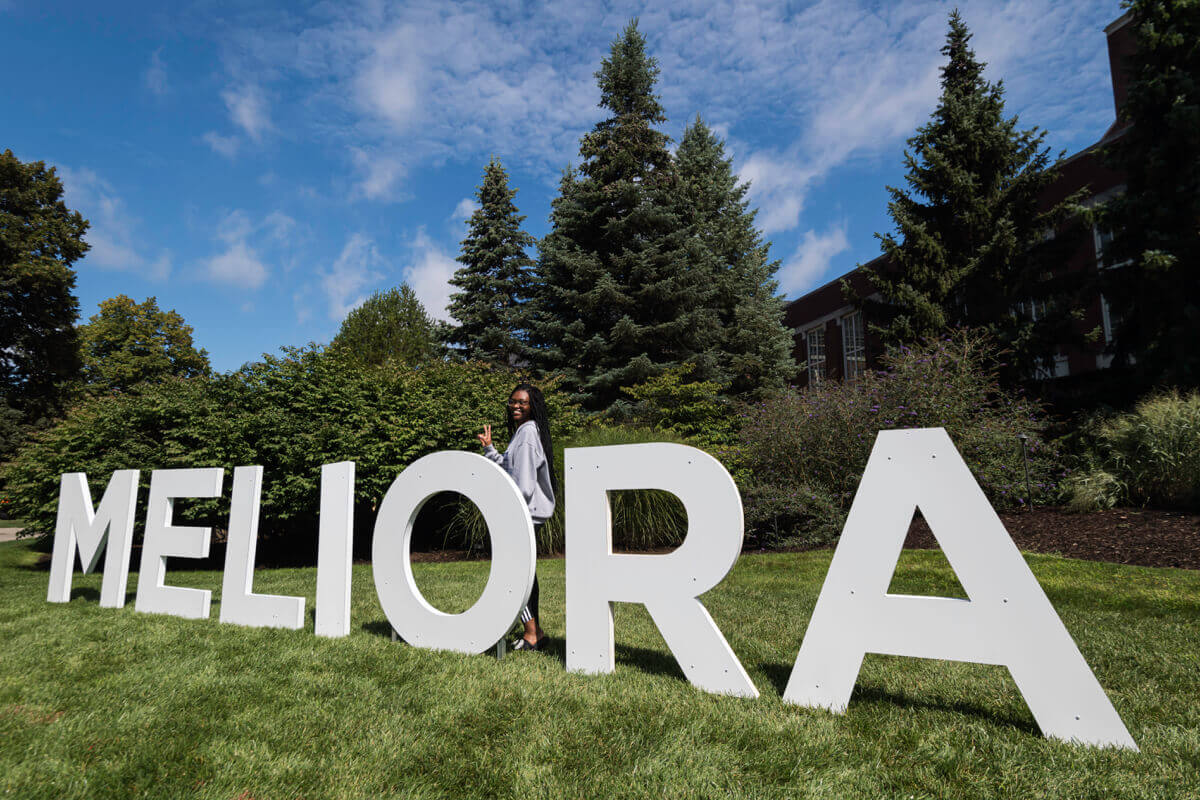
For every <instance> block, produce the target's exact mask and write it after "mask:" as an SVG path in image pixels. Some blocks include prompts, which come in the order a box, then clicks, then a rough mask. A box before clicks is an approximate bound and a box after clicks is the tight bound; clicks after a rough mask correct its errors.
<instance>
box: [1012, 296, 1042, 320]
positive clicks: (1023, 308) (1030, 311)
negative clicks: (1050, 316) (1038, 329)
mask: <svg viewBox="0 0 1200 800" xmlns="http://www.w3.org/2000/svg"><path fill="white" fill-rule="evenodd" d="M1047 308H1048V306H1047V305H1046V301H1045V300H1034V299H1033V298H1030V299H1028V300H1022V301H1021V302H1019V303H1017V313H1018V314H1020V315H1021V316H1022V317H1025V318H1027V319H1029V320H1030V321H1031V322H1037V321H1038V320H1039V319H1043V318H1045V316H1046V310H1047Z"/></svg>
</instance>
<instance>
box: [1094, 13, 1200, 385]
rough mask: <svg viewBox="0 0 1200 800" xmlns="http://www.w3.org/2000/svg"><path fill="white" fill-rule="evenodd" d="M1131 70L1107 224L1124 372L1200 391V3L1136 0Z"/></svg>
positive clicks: (1109, 293)
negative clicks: (1116, 192)
mask: <svg viewBox="0 0 1200 800" xmlns="http://www.w3.org/2000/svg"><path fill="white" fill-rule="evenodd" d="M1126 5H1127V6H1129V7H1130V8H1131V10H1132V13H1133V15H1134V17H1133V23H1132V24H1134V25H1135V26H1136V29H1135V30H1136V34H1135V35H1136V37H1137V50H1136V52H1135V53H1134V54H1133V55H1132V56H1131V57H1130V58H1129V60H1128V61H1127V63H1126V64H1125V68H1126V70H1127V72H1128V74H1129V76H1130V79H1131V82H1130V86H1129V96H1128V99H1127V101H1126V103H1125V105H1124V108H1123V109H1122V117H1121V121H1122V122H1125V123H1129V125H1130V127H1129V128H1128V129H1127V130H1125V132H1124V134H1123V135H1121V136H1120V137H1119V138H1118V139H1116V140H1115V141H1114V142H1113V144H1112V145H1111V146H1110V147H1109V148H1108V151H1107V160H1108V161H1109V164H1110V165H1111V166H1112V167H1114V168H1115V169H1117V170H1120V171H1121V172H1123V173H1124V174H1125V175H1126V190H1125V193H1124V195H1122V196H1121V197H1118V198H1116V199H1114V200H1112V201H1110V203H1109V204H1108V207H1107V208H1106V209H1105V211H1104V213H1103V214H1102V224H1103V225H1105V226H1106V227H1107V228H1108V229H1109V230H1111V231H1113V233H1114V234H1115V238H1114V240H1113V241H1112V243H1111V244H1109V246H1108V247H1106V248H1105V251H1104V254H1103V257H1104V260H1105V262H1106V265H1107V266H1109V267H1114V268H1112V269H1105V270H1102V271H1101V276H1100V277H1101V288H1102V291H1103V292H1104V297H1105V299H1106V300H1107V301H1108V303H1109V307H1110V309H1111V311H1112V318H1113V321H1114V323H1115V328H1116V331H1115V332H1116V342H1115V345H1116V347H1115V349H1116V356H1117V359H1118V363H1126V364H1129V363H1132V365H1133V367H1134V369H1135V370H1136V373H1137V377H1138V380H1139V382H1140V383H1142V384H1144V385H1146V386H1150V385H1153V384H1156V383H1161V384H1166V385H1175V386H1180V387H1195V386H1200V350H1198V349H1197V346H1196V345H1197V342H1200V0H1136V1H1135V2H1132V3H1127V4H1126Z"/></svg>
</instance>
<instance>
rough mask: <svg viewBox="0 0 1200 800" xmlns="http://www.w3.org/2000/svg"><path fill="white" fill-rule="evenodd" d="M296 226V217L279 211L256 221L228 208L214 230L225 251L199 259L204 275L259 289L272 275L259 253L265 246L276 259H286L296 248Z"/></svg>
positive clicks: (209, 278) (223, 282) (215, 281)
mask: <svg viewBox="0 0 1200 800" xmlns="http://www.w3.org/2000/svg"><path fill="white" fill-rule="evenodd" d="M298 228H299V226H298V225H297V223H296V220H294V219H292V218H291V217H289V216H288V215H287V214H284V213H283V212H282V211H272V212H271V213H270V214H267V215H266V216H265V217H263V218H262V219H261V220H259V221H255V220H254V219H253V218H252V217H251V216H250V215H249V214H247V213H246V212H245V211H242V210H240V209H235V210H233V211H230V212H229V213H227V214H226V215H225V216H224V217H222V218H221V220H220V221H219V222H218V223H217V227H216V230H215V231H214V232H213V235H214V237H215V238H216V239H217V240H218V241H220V242H221V243H222V245H223V246H224V250H223V251H222V252H221V253H220V254H218V255H216V256H213V257H212V258H209V259H207V260H206V261H204V262H202V264H201V268H202V272H203V275H204V277H205V278H206V279H208V280H210V281H212V282H214V283H221V284H225V285H228V286H235V287H238V288H241V289H258V288H260V287H261V286H262V285H263V284H264V283H266V282H267V279H268V278H269V277H270V276H271V270H270V269H269V268H268V267H267V265H266V263H265V261H264V260H263V256H262V255H261V252H262V251H263V249H264V248H268V249H271V250H272V252H273V254H274V255H275V256H276V258H285V257H286V256H287V255H288V253H289V251H294V250H295V246H296V245H295V241H296V239H297V236H298ZM285 271H286V269H285Z"/></svg>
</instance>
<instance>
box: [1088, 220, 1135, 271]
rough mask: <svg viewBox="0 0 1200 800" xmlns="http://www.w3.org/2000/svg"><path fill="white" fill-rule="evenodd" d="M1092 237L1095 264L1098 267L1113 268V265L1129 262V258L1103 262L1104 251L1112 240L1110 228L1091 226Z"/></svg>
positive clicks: (1119, 265)
mask: <svg viewBox="0 0 1200 800" xmlns="http://www.w3.org/2000/svg"><path fill="white" fill-rule="evenodd" d="M1092 238H1093V239H1094V240H1095V243H1096V266H1097V267H1099V268H1100V269H1113V268H1115V267H1123V266H1125V265H1126V264H1128V263H1129V262H1130V259H1128V258H1127V259H1125V260H1124V261H1121V262H1119V263H1117V264H1106V263H1104V251H1105V250H1107V249H1108V247H1109V245H1111V244H1112V241H1113V232H1112V231H1111V230H1107V229H1103V228H1100V227H1099V226H1094V227H1093V228H1092Z"/></svg>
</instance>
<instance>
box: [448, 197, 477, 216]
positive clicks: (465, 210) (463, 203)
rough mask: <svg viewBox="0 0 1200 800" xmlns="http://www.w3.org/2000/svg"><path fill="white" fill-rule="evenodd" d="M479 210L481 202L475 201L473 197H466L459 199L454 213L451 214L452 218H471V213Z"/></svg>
mask: <svg viewBox="0 0 1200 800" xmlns="http://www.w3.org/2000/svg"><path fill="white" fill-rule="evenodd" d="M478 210H479V203H477V202H475V198H473V197H464V198H463V199H462V200H459V201H458V205H456V206H455V207H454V213H453V214H451V215H450V219H451V220H460V219H470V218H471V215H472V214H474V213H475V212H476V211H478Z"/></svg>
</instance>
